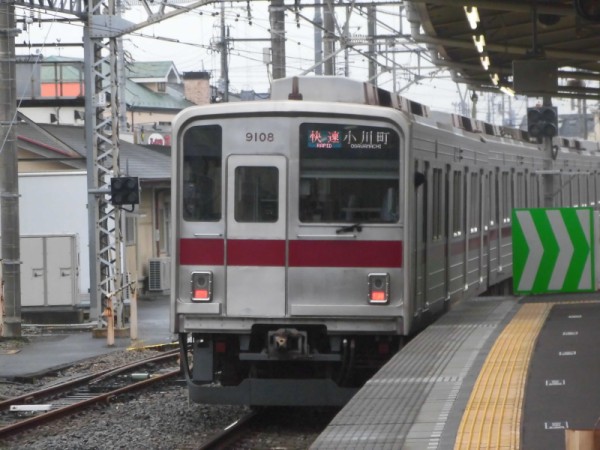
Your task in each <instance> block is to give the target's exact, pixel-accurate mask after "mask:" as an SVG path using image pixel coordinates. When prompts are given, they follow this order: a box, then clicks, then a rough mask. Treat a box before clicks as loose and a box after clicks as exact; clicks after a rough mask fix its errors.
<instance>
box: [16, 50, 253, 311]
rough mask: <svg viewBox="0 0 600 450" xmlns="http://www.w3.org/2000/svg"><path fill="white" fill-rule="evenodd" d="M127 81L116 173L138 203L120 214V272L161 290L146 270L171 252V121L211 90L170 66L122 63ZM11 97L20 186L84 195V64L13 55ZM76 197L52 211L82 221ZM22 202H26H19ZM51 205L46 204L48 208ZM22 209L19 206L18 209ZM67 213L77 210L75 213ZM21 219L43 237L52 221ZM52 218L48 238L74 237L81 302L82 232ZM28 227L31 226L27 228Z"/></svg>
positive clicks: (197, 75) (204, 78)
mask: <svg viewBox="0 0 600 450" xmlns="http://www.w3.org/2000/svg"><path fill="white" fill-rule="evenodd" d="M125 79H126V81H125V90H124V92H125V111H126V112H125V116H126V120H125V121H124V122H126V125H125V126H123V124H121V125H122V127H121V128H120V130H119V136H120V139H121V143H120V170H121V174H122V175H129V176H135V177H138V178H139V179H140V183H141V200H140V204H139V205H138V206H137V207H136V208H135V210H134V211H132V212H126V213H125V222H126V223H125V233H124V236H125V242H126V270H127V271H128V272H130V273H131V276H133V277H136V278H137V279H138V281H139V282H140V283H141V286H142V287H143V289H145V290H149V289H151V288H152V289H156V290H160V289H162V288H164V287H167V286H165V285H163V284H161V283H159V284H158V285H157V284H156V283H152V282H151V280H150V278H151V276H155V275H154V273H155V272H154V271H153V270H152V268H151V266H152V264H153V263H155V262H157V261H168V258H169V256H170V254H171V249H170V248H169V245H170V231H171V223H170V222H171V218H170V204H171V199H170V170H171V166H170V143H171V142H170V138H171V120H172V119H173V117H174V116H175V115H176V114H177V113H178V112H179V111H181V110H182V109H184V108H186V107H188V106H191V105H194V104H206V103H210V102H211V101H214V100H215V99H216V97H217V92H216V90H215V89H214V88H212V87H211V86H210V73H208V72H204V71H197V72H186V73H183V74H180V73H179V72H178V71H177V69H176V67H175V66H174V64H173V63H172V62H170V61H159V62H133V63H128V64H126V73H125ZM17 92H18V93H19V96H20V99H19V114H20V121H19V123H18V129H17V145H18V158H19V173H20V174H23V177H22V179H23V180H24V181H23V186H25V184H27V185H28V186H29V185H34V184H35V186H37V187H36V189H38V191H39V192H44V193H49V192H54V191H53V189H60V186H61V184H62V185H64V186H73V187H70V188H69V189H72V190H75V191H80V190H83V189H86V188H87V185H86V184H85V183H83V181H82V180H83V178H84V174H85V172H86V170H87V162H86V161H87V157H88V154H87V150H86V146H85V137H84V131H85V130H84V119H85V83H84V63H83V61H82V60H79V59H74V58H67V57H56V56H54V57H48V58H41V57H40V56H24V57H23V56H19V57H18V59H17ZM260 98H262V97H260V96H257V95H256V94H255V93H254V92H253V91H248V92H244V93H243V95H241V96H239V100H242V99H246V100H250V99H260ZM236 99H238V97H236V96H231V100H233V101H235V100H236ZM142 144H143V145H142ZM25 174H26V175H25ZM39 183H46V184H45V186H46V188H40V187H39V186H40V185H39ZM51 188H52V189H51ZM85 194H86V195H87V191H86V192H85ZM33 197H35V196H33ZM37 197H39V198H38V201H44V200H42V197H43V196H37ZM55 197H56V196H55ZM73 197H75V196H73ZM81 198H85V197H80V196H77V200H71V197H69V196H64V199H65V200H64V202H63V203H64V205H63V206H62V207H60V208H57V207H56V206H54V209H60V211H57V213H58V214H62V215H64V216H65V217H69V216H70V217H72V218H73V217H78V218H80V217H82V214H84V211H83V209H85V210H86V211H85V214H87V204H86V205H83V204H82V200H81ZM53 200H54V201H56V198H54V199H53ZM23 201H24V202H29V201H30V199H29V198H28V199H24V198H23ZM31 201H35V198H33V199H32V200H31ZM53 204H54V203H53V202H51V201H48V202H46V205H53ZM75 204H77V206H74V205H75ZM28 205H29V204H28V203H23V204H22V208H21V211H23V210H24V209H26V208H28V207H29V206H28ZM46 205H45V206H46ZM69 208H71V209H72V208H77V211H72V210H69ZM44 214H46V215H50V214H52V210H44ZM24 217H27V219H26V220H31V221H32V223H31V224H29V223H25V224H22V226H21V228H22V229H27V230H28V232H29V233H30V234H35V235H38V234H45V231H44V226H45V225H47V224H49V223H50V222H48V221H44V220H40V221H39V222H36V223H33V222H35V221H33V219H31V217H32V216H31V215H29V216H24ZM55 219H56V220H55V221H54V222H53V227H52V229H50V227H47V229H46V231H47V232H48V233H54V234H56V233H57V232H59V231H57V230H60V233H64V234H67V235H74V236H76V241H77V249H78V250H77V252H78V258H79V261H80V264H79V268H80V275H81V276H80V277H79V279H78V281H77V286H78V288H77V289H78V292H77V297H78V299H79V301H82V302H85V297H86V294H87V290H88V289H89V267H88V265H89V264H88V263H87V261H88V254H89V252H88V250H87V248H88V240H87V239H88V238H87V234H86V231H85V230H83V229H82V227H81V226H80V222H81V220H80V219H78V220H77V221H76V223H77V224H78V225H77V226H74V228H73V229H69V228H68V224H66V225H65V224H63V222H61V221H60V220H59V219H60V217H58V216H57V217H55ZM29 225H32V227H30V228H27V227H28V226H29ZM33 225H35V226H33ZM84 234H86V237H84V236H83V235H84ZM159 267H161V266H159ZM84 271H85V275H83V273H82V272H84ZM27 276H29V275H27ZM86 282H87V285H86ZM22 284H23V283H22ZM87 297H88V298H89V295H87ZM82 299H83V300H82ZM36 301H37V300H36Z"/></svg>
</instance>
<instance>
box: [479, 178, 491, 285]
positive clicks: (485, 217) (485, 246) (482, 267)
mask: <svg viewBox="0 0 600 450" xmlns="http://www.w3.org/2000/svg"><path fill="white" fill-rule="evenodd" d="M489 177H490V174H489V173H488V172H485V171H483V170H482V171H481V181H480V183H479V189H480V195H479V202H480V205H481V207H480V211H481V216H480V217H481V225H480V229H481V234H480V245H481V252H480V254H479V261H480V264H479V280H480V283H481V287H480V290H482V291H485V290H486V289H487V287H488V283H489V270H488V264H489V256H488V255H489V253H490V230H489V223H490V202H489V198H490V192H489V190H488V189H489V185H490V183H489Z"/></svg>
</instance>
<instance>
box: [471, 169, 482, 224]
mask: <svg viewBox="0 0 600 450" xmlns="http://www.w3.org/2000/svg"><path fill="white" fill-rule="evenodd" d="M478 181H479V174H478V173H477V172H473V173H472V174H471V186H470V190H471V192H470V198H469V231H470V232H471V233H477V231H478V230H479V189H480V186H479V182H478Z"/></svg>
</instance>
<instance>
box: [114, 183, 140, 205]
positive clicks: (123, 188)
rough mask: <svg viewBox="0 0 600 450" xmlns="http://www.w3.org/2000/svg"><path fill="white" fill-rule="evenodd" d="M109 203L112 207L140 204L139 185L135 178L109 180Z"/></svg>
mask: <svg viewBox="0 0 600 450" xmlns="http://www.w3.org/2000/svg"><path fill="white" fill-rule="evenodd" d="M110 199H111V200H110V201H111V202H112V204H113V205H117V206H119V205H137V204H138V203H139V202H140V184H139V180H138V178H137V177H115V178H111V179H110Z"/></svg>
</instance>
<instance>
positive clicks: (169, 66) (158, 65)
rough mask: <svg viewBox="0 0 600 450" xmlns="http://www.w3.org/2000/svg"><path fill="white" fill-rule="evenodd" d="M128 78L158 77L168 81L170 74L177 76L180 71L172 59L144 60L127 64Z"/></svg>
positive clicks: (159, 79)
mask: <svg viewBox="0 0 600 450" xmlns="http://www.w3.org/2000/svg"><path fill="white" fill-rule="evenodd" d="M126 71H127V78H142V79H156V81H164V82H166V81H168V78H169V76H175V77H177V81H178V82H179V73H178V72H177V69H176V68H175V65H174V64H173V62H172V61H143V62H133V63H128V64H126Z"/></svg>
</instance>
